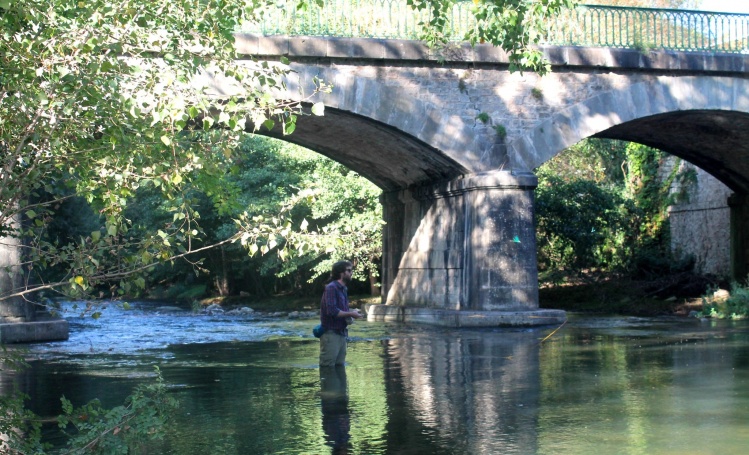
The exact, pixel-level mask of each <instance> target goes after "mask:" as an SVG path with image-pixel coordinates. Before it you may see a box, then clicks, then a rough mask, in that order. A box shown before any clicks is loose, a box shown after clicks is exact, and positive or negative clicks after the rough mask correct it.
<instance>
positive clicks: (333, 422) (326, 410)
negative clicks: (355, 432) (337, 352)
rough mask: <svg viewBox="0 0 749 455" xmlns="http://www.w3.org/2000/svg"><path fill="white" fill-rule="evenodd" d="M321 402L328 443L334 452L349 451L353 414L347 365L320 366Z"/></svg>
mask: <svg viewBox="0 0 749 455" xmlns="http://www.w3.org/2000/svg"><path fill="white" fill-rule="evenodd" d="M320 403H321V407H322V428H323V431H324V432H325V439H326V441H325V442H326V444H328V445H329V446H331V447H332V448H333V451H332V453H333V454H347V453H349V449H350V448H351V446H350V444H349V440H350V439H351V433H350V432H351V415H350V413H349V407H348V382H347V380H346V367H345V366H343V365H339V366H332V367H320Z"/></svg>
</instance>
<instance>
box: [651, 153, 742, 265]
mask: <svg viewBox="0 0 749 455" xmlns="http://www.w3.org/2000/svg"><path fill="white" fill-rule="evenodd" d="M670 163H671V164H670V166H673V165H674V163H676V165H678V166H679V167H680V169H679V170H680V171H684V170H687V169H693V170H694V171H695V172H696V173H697V183H696V184H693V185H690V187H689V188H688V190H687V195H688V201H686V202H683V203H680V204H677V205H674V206H671V207H670V208H669V210H668V212H669V222H670V227H671V250H672V251H673V252H674V254H675V255H676V257H677V258H679V257H682V258H683V257H689V256H691V257H693V258H694V261H695V271H696V272H697V273H703V274H712V275H716V276H719V277H724V278H726V277H729V276H730V275H731V209H730V207H729V206H728V198H729V196H731V194H732V193H733V192H732V191H731V190H730V189H729V188H728V187H727V186H725V185H724V184H723V183H721V182H720V181H719V180H718V179H716V178H715V177H713V176H712V175H710V174H708V173H707V172H705V171H704V170H702V169H700V168H698V167H696V166H694V165H692V164H689V163H687V162H686V161H681V160H678V162H677V160H676V158H674V157H671V159H670ZM670 169H671V167H669V166H666V170H670ZM678 191H681V188H680V187H679V186H678V185H674V186H673V187H672V192H678Z"/></svg>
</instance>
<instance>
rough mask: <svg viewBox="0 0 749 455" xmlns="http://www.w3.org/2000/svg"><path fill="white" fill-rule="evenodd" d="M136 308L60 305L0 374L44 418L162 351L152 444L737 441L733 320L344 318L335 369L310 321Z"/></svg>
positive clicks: (739, 396) (744, 375) (254, 447)
mask: <svg viewBox="0 0 749 455" xmlns="http://www.w3.org/2000/svg"><path fill="white" fill-rule="evenodd" d="M132 305H133V308H132V309H130V310H123V309H121V308H120V307H118V306H117V305H115V304H111V305H109V306H108V307H107V308H106V309H104V310H103V311H102V313H103V315H102V317H101V318H100V319H98V320H94V319H92V318H91V317H83V318H82V317H80V316H79V315H78V314H77V313H76V312H75V311H69V312H66V313H65V314H66V317H67V318H68V319H69V321H70V327H71V333H70V340H69V341H67V342H56V343H44V344H37V345H31V346H29V347H28V354H27V357H28V358H29V359H31V362H30V364H31V367H30V368H29V369H28V370H26V371H25V372H23V373H21V374H17V375H15V376H13V377H11V376H9V375H8V374H7V373H6V374H5V375H4V376H3V377H2V383H0V385H2V386H3V388H7V387H8V385H9V382H10V381H11V380H15V381H17V383H18V384H20V387H21V389H22V390H23V391H25V392H26V393H27V394H28V395H30V396H31V400H30V402H29V407H30V408H31V409H32V410H34V411H35V412H36V413H37V414H40V415H42V416H43V417H50V416H53V415H56V414H57V413H59V412H60V401H59V397H60V396H61V395H65V396H66V397H67V398H68V399H70V400H72V401H73V403H74V404H75V405H81V404H83V403H85V402H87V401H89V400H91V399H93V398H99V399H100V400H101V401H102V402H103V404H104V405H106V406H109V407H113V406H116V405H119V404H122V402H123V400H124V398H125V397H126V396H127V395H129V394H130V393H131V392H132V390H133V388H134V387H135V386H136V385H138V384H141V383H148V382H151V381H153V378H154V369H153V367H154V365H158V366H159V367H160V369H161V371H162V374H163V377H164V380H165V381H166V383H167V384H168V386H169V390H170V393H172V394H173V395H174V397H176V398H177V399H178V400H179V402H180V407H179V409H178V411H177V412H176V414H175V415H174V421H175V422H176V424H177V425H176V426H175V428H176V429H175V430H174V431H172V432H171V433H170V434H169V435H168V436H167V438H166V439H165V440H164V441H161V442H159V443H156V444H155V445H154V447H153V449H152V452H149V453H163V454H179V455H183V454H184V455H188V454H200V455H203V454H211V455H213V454H242V455H244V454H328V453H351V454H648V455H657V454H679V455H684V454H721V455H725V454H744V453H748V452H749V322H747V321H738V322H729V321H700V320H697V319H683V318H680V319H679V318H631V317H591V316H576V315H570V318H569V320H568V321H567V322H566V323H565V324H564V325H563V326H561V328H558V327H545V328H538V329H447V328H435V327H428V326H417V325H404V324H394V323H370V322H357V323H356V324H354V325H353V326H352V328H351V331H350V335H351V338H352V341H351V343H350V344H349V353H348V364H347V366H346V367H345V368H337V369H335V368H333V369H322V370H321V369H320V368H318V366H317V354H318V344H317V340H316V339H315V338H313V337H312V335H311V328H312V326H313V325H314V324H315V323H316V322H315V320H314V319H296V320H290V319H287V318H285V317H284V318H280V317H274V318H269V317H259V316H227V315H218V316H206V315H194V314H191V313H189V312H188V311H183V312H177V313H175V312H165V311H162V310H159V308H158V305H157V304H154V303H134V304H132ZM556 329H558V330H556ZM555 330H556V331H555ZM552 332H553V334H552ZM549 335H551V336H549ZM547 337H548V338H547ZM47 430H48V431H47V434H48V438H49V440H50V441H52V442H59V440H58V439H57V436H56V435H55V432H54V428H53V427H52V426H50V428H47Z"/></svg>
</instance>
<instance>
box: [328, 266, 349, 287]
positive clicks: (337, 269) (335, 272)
mask: <svg viewBox="0 0 749 455" xmlns="http://www.w3.org/2000/svg"><path fill="white" fill-rule="evenodd" d="M353 266H354V264H353V263H351V261H338V262H336V263H335V264H333V268H332V269H331V270H330V276H329V277H328V281H327V282H328V283H330V282H333V281H335V280H340V279H341V274H343V272H345V271H346V269H347V268H349V267H353Z"/></svg>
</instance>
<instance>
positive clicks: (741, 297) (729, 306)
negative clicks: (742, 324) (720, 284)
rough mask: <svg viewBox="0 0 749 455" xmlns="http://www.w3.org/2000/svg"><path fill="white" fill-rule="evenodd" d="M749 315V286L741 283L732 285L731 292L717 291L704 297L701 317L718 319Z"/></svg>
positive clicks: (738, 317) (742, 317) (739, 317)
mask: <svg viewBox="0 0 749 455" xmlns="http://www.w3.org/2000/svg"><path fill="white" fill-rule="evenodd" d="M747 316H749V287H747V286H742V285H740V284H739V283H733V284H732V285H731V292H730V293H729V292H726V291H720V290H719V291H716V292H713V293H712V295H710V296H704V297H702V311H701V312H700V313H699V317H705V318H717V319H744V318H746V317H747Z"/></svg>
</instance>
